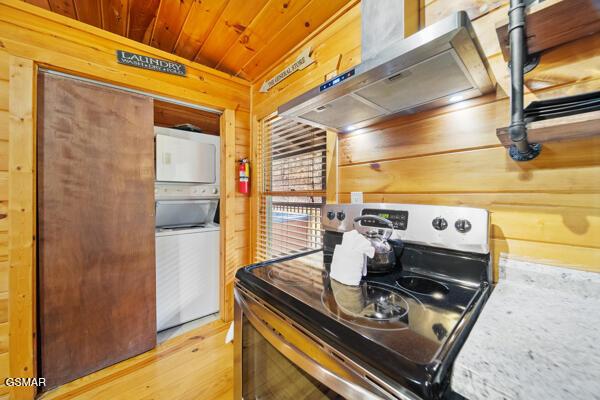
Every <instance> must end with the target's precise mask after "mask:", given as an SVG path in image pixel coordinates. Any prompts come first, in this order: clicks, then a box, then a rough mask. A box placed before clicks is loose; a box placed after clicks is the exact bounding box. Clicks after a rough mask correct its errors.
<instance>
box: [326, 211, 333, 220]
mask: <svg viewBox="0 0 600 400" xmlns="http://www.w3.org/2000/svg"><path fill="white" fill-rule="evenodd" d="M334 218H335V213H334V212H333V211H328V212H327V219H329V220H330V221H331V220H332V219H334Z"/></svg>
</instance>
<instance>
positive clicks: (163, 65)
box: [117, 50, 186, 76]
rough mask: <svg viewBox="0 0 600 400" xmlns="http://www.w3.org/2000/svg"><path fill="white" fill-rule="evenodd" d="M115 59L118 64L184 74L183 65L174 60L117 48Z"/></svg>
mask: <svg viewBox="0 0 600 400" xmlns="http://www.w3.org/2000/svg"><path fill="white" fill-rule="evenodd" d="M117 61H118V62H119V64H125V65H131V66H132V67H138V68H144V69H149V70H152V71H158V72H164V73H167V74H173V75H179V76H185V75H186V71H185V65H183V64H179V63H176V62H174V61H168V60H161V59H160V58H154V57H148V56H143V55H141V54H135V53H130V52H128V51H124V50H117Z"/></svg>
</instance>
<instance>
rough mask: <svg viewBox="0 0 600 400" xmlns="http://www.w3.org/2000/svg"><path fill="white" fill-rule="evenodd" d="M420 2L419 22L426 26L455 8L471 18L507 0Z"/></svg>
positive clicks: (454, 10)
mask: <svg viewBox="0 0 600 400" xmlns="http://www.w3.org/2000/svg"><path fill="white" fill-rule="evenodd" d="M421 3H422V4H421V23H422V25H423V26H427V25H431V24H434V23H436V22H437V21H439V20H441V19H444V18H445V17H447V16H448V15H450V14H452V13H453V12H456V11H457V10H465V11H466V12H467V13H468V14H469V17H470V18H471V19H475V18H478V17H480V16H481V15H484V14H487V13H489V12H490V11H493V10H495V9H496V8H498V7H500V6H502V5H505V4H507V3H508V0H453V1H447V0H424V1H421Z"/></svg>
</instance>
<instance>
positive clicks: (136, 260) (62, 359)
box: [37, 74, 156, 388]
mask: <svg viewBox="0 0 600 400" xmlns="http://www.w3.org/2000/svg"><path fill="white" fill-rule="evenodd" d="M38 91H39V92H38V93H39V96H38V114H37V117H38V120H37V121H38V124H37V127H38V129H37V134H38V146H37V150H38V151H37V157H38V158H37V160H38V164H37V170H38V174H37V177H38V187H37V201H38V207H37V211H38V216H39V217H38V220H39V223H38V243H39V246H38V248H39V256H38V260H39V261H38V265H39V268H38V269H39V280H38V282H39V290H38V293H39V313H38V315H39V329H40V333H39V338H40V368H41V369H40V371H41V376H43V377H45V378H46V384H47V387H49V388H52V387H56V386H58V385H62V384H64V383H67V382H70V381H72V380H73V379H76V378H79V377H82V376H84V375H87V374H89V373H91V372H94V371H97V370H99V369H101V368H104V367H106V366H108V365H112V364H114V363H116V362H119V361H122V360H124V359H127V358H129V357H133V356H135V355H138V354H140V353H142V352H145V351H147V350H149V349H151V348H153V347H154V346H155V345H156V276H155V275H156V274H155V271H156V267H155V260H156V258H155V251H154V222H155V221H154V141H153V137H154V129H153V118H152V115H153V104H152V99H151V98H149V97H147V96H141V95H137V94H131V93H127V92H124V91H120V90H115V89H112V88H106V87H101V86H97V85H93V84H90V83H87V82H81V81H77V80H74V79H69V78H64V77H59V76H55V75H50V74H41V75H40V79H39V81H38Z"/></svg>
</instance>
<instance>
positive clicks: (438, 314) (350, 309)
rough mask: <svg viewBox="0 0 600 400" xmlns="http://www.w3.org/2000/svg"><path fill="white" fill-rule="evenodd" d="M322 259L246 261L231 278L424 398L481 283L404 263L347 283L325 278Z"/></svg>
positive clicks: (458, 335) (478, 294) (317, 256)
mask: <svg viewBox="0 0 600 400" xmlns="http://www.w3.org/2000/svg"><path fill="white" fill-rule="evenodd" d="M322 260H323V255H322V252H317V253H311V254H305V255H300V256H297V257H293V258H288V259H284V260H275V261H272V262H267V263H261V264H256V265H252V266H249V267H246V268H244V269H241V270H240V271H238V274H237V275H236V276H237V278H238V280H239V284H241V285H243V286H244V287H245V288H247V289H250V290H251V291H252V292H254V293H255V294H257V295H258V296H259V297H262V298H263V299H265V300H267V301H268V302H269V303H270V304H271V305H273V306H275V307H276V308H278V309H279V310H280V311H282V312H283V313H285V314H286V315H288V316H289V317H290V318H292V319H295V320H297V321H298V322H299V323H300V324H301V325H302V326H304V327H305V328H307V329H309V330H311V331H312V332H313V333H314V334H316V335H318V337H320V338H322V339H323V340H326V341H328V342H329V343H330V344H331V345H333V346H336V347H338V348H341V349H342V350H343V351H344V352H345V354H348V355H349V356H351V357H353V356H354V357H353V358H355V359H356V361H357V362H361V364H363V365H365V363H366V364H367V365H368V366H370V369H374V370H377V371H380V372H382V373H383V375H385V376H387V377H391V378H392V379H396V380H398V381H400V382H401V383H402V384H403V385H405V386H409V387H410V388H411V389H412V390H413V391H414V392H415V393H422V394H423V395H424V397H429V396H427V395H425V393H427V392H428V391H431V390H432V387H433V386H434V384H435V383H434V381H435V379H436V376H437V372H438V371H439V370H440V369H442V368H445V367H444V362H445V360H446V359H448V358H449V357H450V356H451V355H452V353H453V347H454V345H455V343H456V342H457V341H458V340H461V337H462V334H461V332H462V330H464V328H465V326H466V325H468V324H464V323H461V321H464V320H465V319H466V317H468V315H469V314H471V313H470V311H471V310H472V309H473V305H474V304H475V303H476V302H477V301H478V299H480V298H481V297H482V289H483V288H485V285H484V286H482V285H479V284H475V283H474V282H465V281H461V280H457V279H453V278H451V277H448V276H444V275H443V274H439V273H433V276H432V274H426V273H425V271H424V270H423V269H422V268H409V267H408V265H407V268H404V269H401V268H397V269H396V272H392V273H390V274H386V275H376V276H366V277H365V278H363V280H362V281H361V283H360V285H358V286H346V285H343V284H341V283H339V282H337V281H335V280H334V279H331V278H330V277H329V274H328V272H327V264H325V263H324V262H323V261H322ZM449 265H451V263H450V264H449ZM441 384H443V383H442V382H438V385H441Z"/></svg>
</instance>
